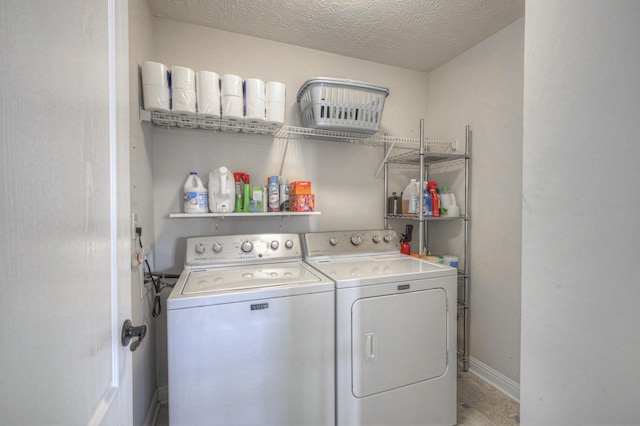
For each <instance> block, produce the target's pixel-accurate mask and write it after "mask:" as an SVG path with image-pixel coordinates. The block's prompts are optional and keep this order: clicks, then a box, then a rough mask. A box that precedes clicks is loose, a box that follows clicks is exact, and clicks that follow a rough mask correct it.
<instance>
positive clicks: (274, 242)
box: [271, 240, 280, 250]
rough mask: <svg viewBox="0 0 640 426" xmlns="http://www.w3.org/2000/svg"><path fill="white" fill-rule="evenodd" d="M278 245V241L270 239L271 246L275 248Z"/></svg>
mask: <svg viewBox="0 0 640 426" xmlns="http://www.w3.org/2000/svg"><path fill="white" fill-rule="evenodd" d="M278 247H280V243H279V242H277V241H276V240H273V241H271V248H272V249H274V250H277V249H278Z"/></svg>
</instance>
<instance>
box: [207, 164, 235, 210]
mask: <svg viewBox="0 0 640 426" xmlns="http://www.w3.org/2000/svg"><path fill="white" fill-rule="evenodd" d="M235 197H236V193H235V185H234V179H233V175H232V174H231V173H229V170H228V169H227V168H226V167H224V166H222V167H218V168H217V169H215V170H213V171H212V172H211V173H209V210H211V211H212V212H213V213H229V212H232V211H233V207H234V200H235Z"/></svg>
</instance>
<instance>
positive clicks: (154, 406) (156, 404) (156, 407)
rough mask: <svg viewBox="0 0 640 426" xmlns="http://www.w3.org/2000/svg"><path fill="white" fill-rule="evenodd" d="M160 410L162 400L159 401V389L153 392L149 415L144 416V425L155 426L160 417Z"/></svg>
mask: <svg viewBox="0 0 640 426" xmlns="http://www.w3.org/2000/svg"><path fill="white" fill-rule="evenodd" d="M159 411H160V401H158V389H156V390H155V392H154V393H153V397H152V398H151V404H149V409H148V410H147V415H146V416H145V418H144V426H154V425H155V424H156V420H157V418H158V412H159Z"/></svg>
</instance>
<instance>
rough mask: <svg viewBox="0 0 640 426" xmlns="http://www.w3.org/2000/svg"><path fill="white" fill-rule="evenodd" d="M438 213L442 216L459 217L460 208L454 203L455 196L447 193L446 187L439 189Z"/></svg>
mask: <svg viewBox="0 0 640 426" xmlns="http://www.w3.org/2000/svg"><path fill="white" fill-rule="evenodd" d="M440 211H441V212H442V216H450V217H457V216H459V215H460V208H459V207H458V204H457V203H456V195H455V194H454V193H453V192H449V188H448V187H447V186H442V187H441V188H440Z"/></svg>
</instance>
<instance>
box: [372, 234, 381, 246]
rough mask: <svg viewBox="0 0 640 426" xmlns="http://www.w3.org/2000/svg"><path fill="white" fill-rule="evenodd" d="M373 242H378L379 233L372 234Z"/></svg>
mask: <svg viewBox="0 0 640 426" xmlns="http://www.w3.org/2000/svg"><path fill="white" fill-rule="evenodd" d="M373 242H374V243H376V244H377V243H379V242H380V235H374V236H373Z"/></svg>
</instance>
